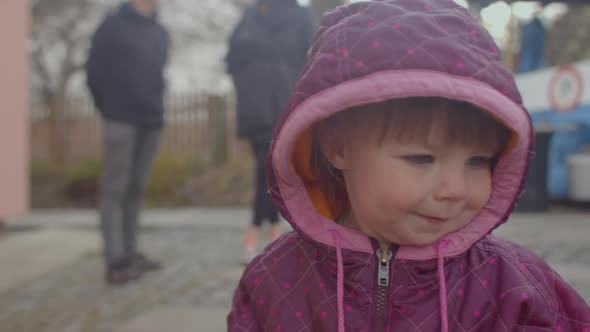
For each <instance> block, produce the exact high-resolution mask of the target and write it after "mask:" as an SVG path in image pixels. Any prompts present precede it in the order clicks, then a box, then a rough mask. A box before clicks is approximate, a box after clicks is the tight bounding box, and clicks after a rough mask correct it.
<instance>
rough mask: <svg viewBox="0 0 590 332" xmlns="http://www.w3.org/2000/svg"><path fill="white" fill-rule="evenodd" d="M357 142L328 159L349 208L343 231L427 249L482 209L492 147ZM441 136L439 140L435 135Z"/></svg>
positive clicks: (369, 139)
mask: <svg viewBox="0 0 590 332" xmlns="http://www.w3.org/2000/svg"><path fill="white" fill-rule="evenodd" d="M434 129H435V130H433V132H431V135H430V137H429V139H428V140H426V142H418V141H416V140H413V141H410V142H401V141H399V140H398V139H396V138H394V137H387V138H385V139H384V141H383V142H382V143H380V144H377V143H376V141H375V139H374V137H372V136H374V135H371V134H367V135H354V136H356V137H355V138H356V139H351V140H349V143H346V144H345V146H344V147H343V149H342V152H341V154H340V155H339V156H337V157H336V158H335V159H332V160H333V161H334V160H335V161H336V162H334V163H333V164H334V166H335V167H336V168H339V169H341V170H342V172H343V175H344V180H345V183H346V187H347V191H348V195H349V198H350V203H351V213H350V215H348V216H346V217H345V222H346V224H347V225H349V226H352V227H353V228H357V229H359V230H361V231H362V232H364V233H365V234H367V235H369V236H373V237H375V238H377V239H379V240H380V241H382V242H383V241H385V242H393V243H397V244H400V245H409V246H424V245H428V244H431V243H434V242H435V241H437V240H439V239H440V238H442V237H443V236H445V235H446V234H449V233H451V232H454V231H456V230H458V229H460V228H462V227H463V226H465V225H466V224H467V223H469V222H470V220H471V219H472V218H473V217H474V216H475V214H476V213H477V212H478V211H479V210H480V209H482V208H483V207H484V205H485V204H486V203H487V201H488V199H489V197H490V192H491V187H492V175H491V166H492V165H491V164H492V158H493V157H494V155H495V150H496V148H495V147H490V148H485V147H477V146H467V145H464V144H453V145H450V144H446V143H442V144H441V143H440V142H442V141H444V139H443V138H442V137H444V132H443V130H436V128H434ZM437 131H438V133H437Z"/></svg>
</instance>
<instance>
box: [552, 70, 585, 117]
mask: <svg viewBox="0 0 590 332" xmlns="http://www.w3.org/2000/svg"><path fill="white" fill-rule="evenodd" d="M583 91H584V80H583V79H582V75H580V73H579V72H578V71H577V70H576V68H574V67H573V66H570V65H567V66H563V67H561V68H559V69H558V70H557V72H556V73H555V74H554V75H553V77H551V81H550V82H549V91H548V97H549V103H551V106H552V107H553V108H554V109H555V110H557V111H558V112H569V111H571V110H573V109H574V108H576V107H577V106H578V105H579V104H580V100H581V99H582V92H583Z"/></svg>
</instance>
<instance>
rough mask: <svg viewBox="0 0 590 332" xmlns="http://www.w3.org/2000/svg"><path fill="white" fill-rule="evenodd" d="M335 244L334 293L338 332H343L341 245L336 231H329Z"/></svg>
mask: <svg viewBox="0 0 590 332" xmlns="http://www.w3.org/2000/svg"><path fill="white" fill-rule="evenodd" d="M330 234H332V238H334V242H336V259H337V261H338V277H337V282H336V283H337V286H336V292H337V295H338V332H344V267H343V264H342V243H341V237H340V234H339V233H338V232H337V231H334V230H332V231H330Z"/></svg>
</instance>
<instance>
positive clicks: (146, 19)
mask: <svg viewBox="0 0 590 332" xmlns="http://www.w3.org/2000/svg"><path fill="white" fill-rule="evenodd" d="M157 5H158V0H129V1H128V2H125V3H124V4H123V5H122V6H121V7H120V8H119V10H118V11H117V12H115V13H113V14H110V15H108V16H107V17H106V18H105V20H104V21H103V22H102V23H101V24H100V26H99V27H98V29H97V31H96V33H95V34H94V37H93V38H92V43H91V48H90V53H89V57H88V62H87V64H86V76H87V83H88V88H89V90H90V93H91V94H92V97H93V99H94V103H95V104H96V107H97V108H98V110H99V112H100V114H101V117H102V119H103V139H104V171H103V175H102V183H101V192H100V222H101V230H102V235H103V242H104V257H105V265H106V281H107V282H108V283H111V284H121V283H125V282H128V281H131V280H134V279H136V278H137V277H138V276H139V275H140V274H141V273H142V272H145V271H147V270H152V269H156V268H158V267H159V264H158V263H157V262H155V261H152V260H149V259H147V258H146V257H145V255H143V254H142V253H141V251H140V250H139V248H138V247H139V244H138V222H139V220H138V219H139V214H140V211H141V203H142V197H143V192H144V189H145V186H146V183H147V179H148V175H149V171H150V169H151V165H152V162H153V159H154V156H155V154H156V150H157V147H158V144H159V141H160V137H161V131H162V126H163V122H164V121H163V118H164V101H163V96H164V76H163V70H164V66H165V64H166V61H167V54H168V43H169V42H168V33H167V32H166V30H165V29H164V27H163V26H162V25H160V24H159V23H158V21H157V18H156V7H157Z"/></svg>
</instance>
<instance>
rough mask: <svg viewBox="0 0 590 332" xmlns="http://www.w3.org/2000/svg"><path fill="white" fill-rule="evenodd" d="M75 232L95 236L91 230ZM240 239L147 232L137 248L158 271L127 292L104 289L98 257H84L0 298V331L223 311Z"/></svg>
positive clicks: (58, 331) (206, 230)
mask: <svg viewBox="0 0 590 332" xmlns="http://www.w3.org/2000/svg"><path fill="white" fill-rule="evenodd" d="M244 217H247V213H244ZM236 222H240V220H237V221H236ZM62 227H63V225H62ZM68 227H69V226H68ZM244 227H245V222H244ZM79 228H80V229H79V231H80V232H96V229H95V228H94V227H90V226H83V227H79ZM242 232H243V230H242V228H238V227H223V226H219V227H215V226H193V225H190V224H185V225H182V224H181V225H156V226H149V227H148V228H147V229H146V230H144V234H142V238H141V240H142V242H143V243H144V244H146V245H145V247H146V249H147V250H146V251H147V252H148V255H151V256H153V257H154V258H157V259H159V260H161V261H162V262H163V263H164V264H165V268H164V270H162V271H158V272H154V273H152V274H147V275H144V276H143V277H142V278H141V279H140V280H139V281H138V282H136V283H132V284H129V285H126V286H122V287H114V288H113V287H107V286H106V285H105V284H104V282H103V279H102V277H103V267H102V259H101V257H100V255H99V253H98V252H88V253H84V254H83V255H82V257H81V258H80V259H79V260H77V261H75V262H73V263H72V264H70V265H68V266H65V267H63V268H60V269H59V270H57V271H53V272H51V273H50V274H48V275H46V276H44V277H43V278H42V279H39V280H36V281H34V282H30V283H28V284H26V285H22V286H21V287H19V288H18V289H14V290H10V291H8V292H6V293H4V294H0V322H1V323H0V331H2V332H74V331H75V332H78V331H80V332H98V331H105V332H106V331H113V330H114V329H115V328H116V327H117V326H119V325H120V324H121V323H122V322H124V321H126V320H128V319H130V318H132V317H134V316H136V315H139V314H141V313H142V312H144V311H147V310H149V309H152V308H154V307H158V306H163V305H175V306H176V305H177V306H207V307H229V304H230V301H231V295H232V293H233V290H234V288H235V284H236V282H237V279H238V278H239V274H240V271H241V268H242V265H241V264H240V263H239V259H238V258H239V256H238V253H239V248H240V242H239V239H240V238H241V234H242ZM72 250H76V248H72ZM23 259H26V257H23Z"/></svg>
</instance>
